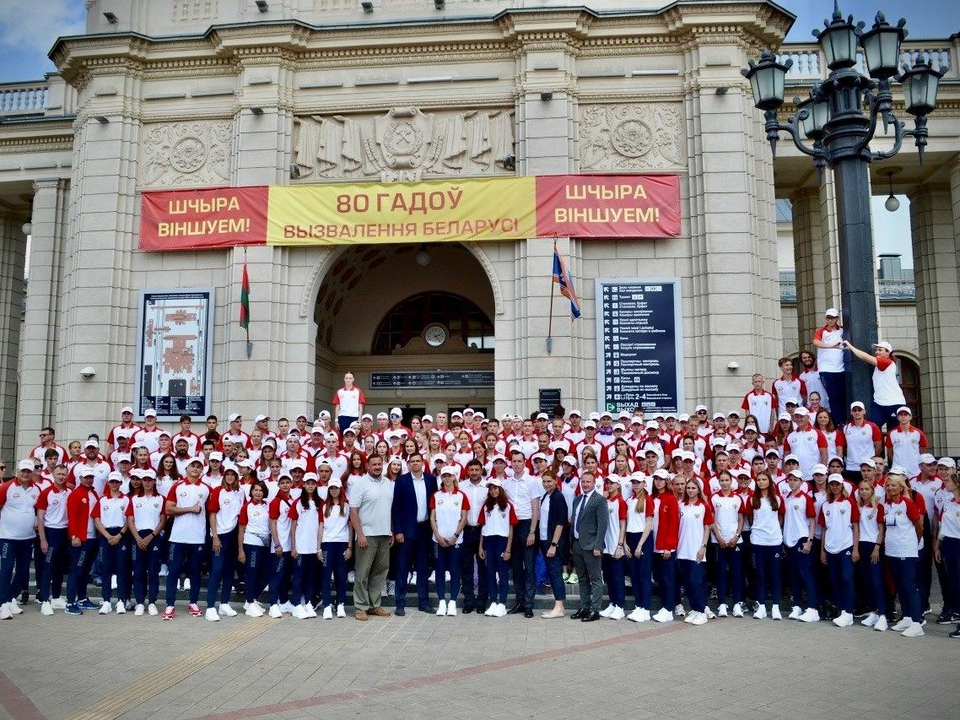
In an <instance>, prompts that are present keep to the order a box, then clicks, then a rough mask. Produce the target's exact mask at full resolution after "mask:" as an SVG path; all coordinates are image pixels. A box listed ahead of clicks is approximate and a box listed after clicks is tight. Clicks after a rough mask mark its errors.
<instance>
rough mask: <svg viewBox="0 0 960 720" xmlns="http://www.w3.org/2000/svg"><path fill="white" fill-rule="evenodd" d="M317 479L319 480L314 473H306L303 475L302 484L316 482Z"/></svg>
mask: <svg viewBox="0 0 960 720" xmlns="http://www.w3.org/2000/svg"><path fill="white" fill-rule="evenodd" d="M319 479H320V478H319V477H318V476H317V474H316V473H315V472H308V473H305V474H304V476H303V482H304V483H308V482H317V480H319Z"/></svg>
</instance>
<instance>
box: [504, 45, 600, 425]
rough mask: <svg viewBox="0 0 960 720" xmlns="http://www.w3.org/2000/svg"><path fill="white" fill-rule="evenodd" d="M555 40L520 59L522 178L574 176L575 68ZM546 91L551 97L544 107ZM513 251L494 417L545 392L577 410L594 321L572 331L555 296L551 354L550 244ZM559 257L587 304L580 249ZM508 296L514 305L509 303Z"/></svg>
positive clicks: (536, 241)
mask: <svg viewBox="0 0 960 720" xmlns="http://www.w3.org/2000/svg"><path fill="white" fill-rule="evenodd" d="M554 40H555V41H554V42H549V43H536V45H535V46H534V47H533V48H530V49H528V50H527V51H525V52H524V54H523V55H522V56H521V58H520V69H521V84H520V88H519V90H520V93H521V94H520V98H519V101H518V108H517V126H518V127H517V136H518V147H517V157H518V165H517V172H518V173H519V174H522V175H545V174H563V173H569V172H571V171H572V169H573V157H574V150H573V142H574V140H573V138H574V137H575V132H574V117H575V112H576V110H575V106H576V103H575V100H574V98H573V97H572V96H571V95H570V93H569V92H567V90H568V88H567V82H568V80H567V78H568V77H569V75H570V73H571V72H573V68H574V63H575V60H574V58H573V57H572V55H570V53H569V48H568V47H567V46H566V45H564V44H563V43H562V42H561V41H560V40H559V39H554ZM544 91H550V92H552V93H553V97H552V98H551V99H549V100H544V99H542V98H541V92H544ZM515 247H516V257H515V262H514V267H515V272H516V277H515V278H514V282H513V283H504V291H505V297H504V305H505V309H506V312H505V313H504V317H503V318H499V317H498V318H497V322H496V341H497V350H496V360H495V368H496V373H495V374H496V399H497V413H498V415H499V414H500V413H502V412H505V411H508V410H511V409H512V410H516V411H518V412H520V413H521V414H522V415H526V414H528V413H530V412H531V411H533V410H536V409H537V408H538V407H539V393H538V391H539V389H540V388H541V387H544V388H560V393H561V398H562V402H563V404H564V406H565V407H567V409H570V408H571V407H575V406H579V405H581V404H582V403H583V400H584V397H585V387H584V382H583V377H584V374H583V372H582V370H581V366H582V363H583V360H582V355H583V351H582V347H581V346H582V344H583V343H582V338H583V336H584V335H587V336H590V335H591V333H592V327H591V328H587V327H586V326H587V324H589V323H591V320H590V319H589V318H588V317H586V313H585V317H583V318H581V319H579V320H577V321H575V322H573V323H571V322H570V311H569V302H568V301H567V300H566V299H565V298H563V297H560V296H559V294H558V295H557V297H555V298H554V306H553V340H552V350H551V352H550V353H549V354H548V353H547V328H548V326H549V313H550V296H551V294H552V293H557V292H558V291H557V289H556V288H555V287H554V285H553V282H552V280H551V277H552V267H553V265H552V263H553V260H552V257H553V239H552V238H550V239H545V238H529V239H527V240H521V241H518V242H517V243H516V244H515ZM557 249H558V250H559V252H560V254H561V255H562V256H563V257H564V259H565V261H566V262H567V266H568V270H569V272H570V276H571V277H572V278H573V281H574V285H575V286H576V289H577V292H578V294H579V296H580V298H581V302H583V297H584V295H583V292H584V290H585V285H586V284H587V283H589V282H590V281H591V280H592V279H591V280H588V279H586V278H583V277H582V275H581V274H580V267H579V243H578V242H576V241H572V240H570V238H566V237H564V238H557ZM511 286H512V287H511ZM509 294H512V295H513V297H512V298H508V297H506V295H509ZM511 315H512V317H511ZM531 378H536V380H531Z"/></svg>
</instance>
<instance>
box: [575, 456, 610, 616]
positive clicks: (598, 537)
mask: <svg viewBox="0 0 960 720" xmlns="http://www.w3.org/2000/svg"><path fill="white" fill-rule="evenodd" d="M595 486H596V478H595V477H594V475H593V473H589V472H585V473H584V474H583V475H581V476H580V489H581V490H582V491H583V493H582V494H581V495H578V496H577V497H576V498H574V500H573V515H572V518H571V521H570V522H571V525H572V529H571V533H570V534H571V536H572V538H573V563H574V566H575V567H576V569H577V575H578V576H579V580H580V609H579V610H577V611H576V612H575V613H574V614H573V616H572V619H573V620H580V621H582V622H595V621H596V620H599V619H600V602H601V600H602V599H603V579H602V577H601V572H600V553H601V551H602V550H603V538H604V535H606V532H607V501H606V500H605V499H604V497H603V495H602V494H601V493H600V492H598V491H596V490H595Z"/></svg>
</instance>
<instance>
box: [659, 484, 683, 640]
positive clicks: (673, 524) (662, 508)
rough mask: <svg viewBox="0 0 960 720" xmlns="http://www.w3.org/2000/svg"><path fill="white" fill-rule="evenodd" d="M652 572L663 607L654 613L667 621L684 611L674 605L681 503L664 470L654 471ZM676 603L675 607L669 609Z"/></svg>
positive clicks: (675, 600) (676, 594) (676, 595)
mask: <svg viewBox="0 0 960 720" xmlns="http://www.w3.org/2000/svg"><path fill="white" fill-rule="evenodd" d="M653 503H654V514H653V532H654V541H653V552H654V555H653V571H654V573H655V574H656V577H657V586H658V588H659V590H660V604H661V605H662V607H661V608H660V610H658V611H657V614H656V615H654V616H653V619H654V620H656V621H657V622H661V623H662V622H670V621H671V620H673V616H674V613H680V614H681V615H682V614H683V607H682V606H680V605H678V604H677V601H678V600H679V593H677V585H676V582H677V545H678V543H679V541H680V503H679V501H678V500H677V496H676V495H674V493H673V488H672V487H671V483H670V475H669V474H668V473H667V471H666V470H663V469H661V470H657V471H656V472H654V473H653ZM675 605H677V608H676V610H674V611H671V608H673V607H674V606H675Z"/></svg>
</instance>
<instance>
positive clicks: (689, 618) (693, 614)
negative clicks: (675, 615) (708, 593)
mask: <svg viewBox="0 0 960 720" xmlns="http://www.w3.org/2000/svg"><path fill="white" fill-rule="evenodd" d="M697 615H698V613H697V611H696V610H692V609H691V610H690V612H688V613H687V616H686V617H685V618H684V619H683V621H684V622H685V623H687V625H689V624H690V623H692V622H693V621H694V620H696V618H697Z"/></svg>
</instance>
